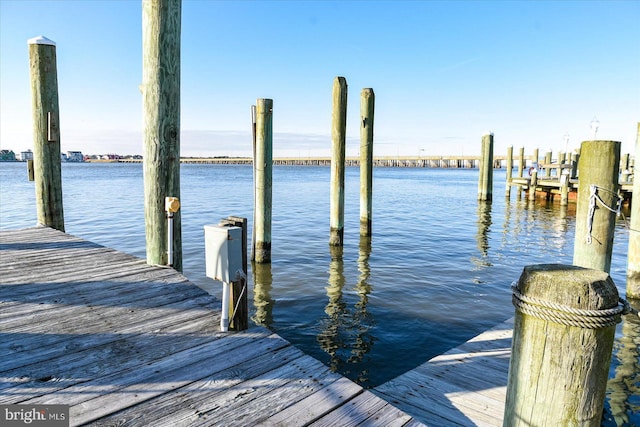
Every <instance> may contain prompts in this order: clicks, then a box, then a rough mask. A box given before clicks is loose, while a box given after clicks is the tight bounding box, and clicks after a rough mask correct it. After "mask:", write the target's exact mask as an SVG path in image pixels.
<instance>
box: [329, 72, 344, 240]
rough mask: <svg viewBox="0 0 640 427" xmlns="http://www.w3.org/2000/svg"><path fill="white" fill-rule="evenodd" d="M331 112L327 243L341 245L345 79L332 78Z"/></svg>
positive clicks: (342, 225) (342, 228)
mask: <svg viewBox="0 0 640 427" xmlns="http://www.w3.org/2000/svg"><path fill="white" fill-rule="evenodd" d="M332 95H333V111H332V114H331V191H330V204H329V205H330V220H329V227H330V229H329V244H330V245H332V246H342V245H343V238H344V168H345V148H346V132H347V80H346V79H345V78H344V77H336V78H335V79H334V80H333V91H332Z"/></svg>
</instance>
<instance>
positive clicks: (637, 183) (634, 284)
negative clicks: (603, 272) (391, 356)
mask: <svg viewBox="0 0 640 427" xmlns="http://www.w3.org/2000/svg"><path fill="white" fill-rule="evenodd" d="M639 156H640V122H638V129H637V133H636V148H635V158H636V159H640V157H639ZM628 252H629V253H628V255H627V288H626V289H627V298H635V299H640V170H638V171H636V170H635V168H634V176H633V194H632V196H631V225H630V227H629V250H628Z"/></svg>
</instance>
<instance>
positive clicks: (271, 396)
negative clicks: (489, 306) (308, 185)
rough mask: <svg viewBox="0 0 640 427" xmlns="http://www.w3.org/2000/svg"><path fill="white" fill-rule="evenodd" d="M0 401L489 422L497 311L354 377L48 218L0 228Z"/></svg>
mask: <svg viewBox="0 0 640 427" xmlns="http://www.w3.org/2000/svg"><path fill="white" fill-rule="evenodd" d="M0 258H1V261H2V262H0V278H1V279H0V307H1V310H0V336H1V337H2V339H1V340H0V354H2V357H1V358H0V403H2V404H22V405H52V404H64V405H69V407H70V423H71V425H123V426H124V425H126V426H148V425H156V426H157V425H167V426H169V425H171V426H181V425H189V426H192V425H227V426H233V425H238V426H246V425H283V426H302V425H314V426H324V425H340V426H355V425H366V426H418V425H423V424H422V423H425V424H427V425H429V424H431V425H452V424H456V425H486V426H498V425H501V424H502V422H501V419H502V412H503V407H504V395H505V392H506V384H507V369H508V363H509V362H508V361H509V354H510V346H511V344H510V337H511V325H510V324H509V323H506V324H504V325H501V326H499V327H497V328H496V329H494V330H492V331H488V332H487V333H485V334H483V335H480V336H479V337H477V338H474V339H472V340H471V341H469V342H468V343H466V344H464V345H463V346H461V347H459V348H457V349H453V350H451V351H449V352H447V353H446V354H444V355H442V356H439V357H436V358H435V359H432V361H429V362H426V363H425V364H424V365H422V366H421V367H419V368H417V369H416V370H414V371H411V372H408V373H406V374H404V375H402V376H400V377H398V378H396V379H394V380H392V381H390V382H389V383H387V384H383V385H382V386H380V387H378V388H376V389H374V390H365V389H363V388H362V387H361V386H359V385H357V384H355V383H353V382H351V381H350V380H348V379H346V378H344V377H342V376H341V375H339V374H336V373H333V372H331V371H330V369H329V368H328V367H326V366H324V365H323V364H322V363H320V362H319V361H317V360H315V359H313V358H312V357H310V356H307V355H305V354H304V353H302V352H301V351H300V350H298V349H296V348H295V347H293V346H292V345H291V344H290V343H289V342H287V341H285V340H284V339H282V338H281V337H279V336H278V335H277V334H274V333H272V332H270V331H269V330H267V329H265V328H262V327H257V326H252V327H250V328H249V330H247V331H244V332H239V333H221V332H219V331H218V325H219V321H220V309H219V308H217V306H219V303H218V302H217V301H216V300H215V298H214V297H212V296H211V295H209V294H207V293H206V292H204V291H203V290H201V289H200V288H198V287H197V286H195V285H193V284H192V283H190V282H189V281H188V280H187V279H186V278H185V277H184V276H183V275H182V274H180V273H178V272H176V271H175V270H173V269H171V268H166V267H156V266H149V265H147V264H146V263H145V262H144V260H141V259H138V258H135V257H133V256H130V255H126V254H124V253H121V252H118V251H115V250H113V249H109V248H106V247H103V246H100V245H97V244H94V243H91V242H87V241H84V240H82V239H79V238H76V237H73V236H71V235H69V234H65V233H62V232H60V231H57V230H53V229H50V228H34V229H26V230H17V231H0Z"/></svg>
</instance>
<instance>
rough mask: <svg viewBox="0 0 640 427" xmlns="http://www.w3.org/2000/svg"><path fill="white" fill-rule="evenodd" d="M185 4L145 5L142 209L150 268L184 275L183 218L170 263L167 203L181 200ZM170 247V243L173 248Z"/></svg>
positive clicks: (159, 0)
mask: <svg viewBox="0 0 640 427" xmlns="http://www.w3.org/2000/svg"><path fill="white" fill-rule="evenodd" d="M181 7H182V3H181V0H147V1H144V2H142V86H141V90H142V108H143V111H144V118H143V121H144V135H143V138H144V148H143V150H144V153H143V165H144V166H143V170H144V201H145V203H144V208H145V235H146V244H147V263H148V264H152V265H153V264H162V265H167V264H171V265H172V266H173V268H175V269H176V270H178V271H182V223H181V213H180V211H178V212H176V213H175V214H174V216H173V221H172V223H173V230H172V237H173V239H172V240H173V244H172V247H173V260H169V259H168V251H167V239H168V236H169V229H168V221H167V219H166V215H165V209H164V203H165V197H176V198H179V197H180V31H181V27H180V26H181V12H182V11H181ZM169 244H170V245H171V243H169Z"/></svg>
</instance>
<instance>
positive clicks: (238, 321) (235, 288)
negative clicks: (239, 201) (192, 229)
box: [219, 216, 249, 331]
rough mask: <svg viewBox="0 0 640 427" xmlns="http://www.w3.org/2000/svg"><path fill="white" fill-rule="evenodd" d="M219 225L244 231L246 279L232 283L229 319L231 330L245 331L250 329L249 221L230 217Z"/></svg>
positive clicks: (243, 249)
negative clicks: (248, 278)
mask: <svg viewBox="0 0 640 427" xmlns="http://www.w3.org/2000/svg"><path fill="white" fill-rule="evenodd" d="M219 225H223V226H224V225H229V226H232V227H240V228H241V229H242V271H243V273H244V277H241V278H240V280H237V281H234V282H231V283H230V284H229V286H230V291H231V292H230V295H229V305H230V307H229V308H230V310H229V313H231V319H229V330H231V331H244V330H245V329H248V328H249V299H248V294H249V289H248V284H247V272H248V268H247V267H248V266H247V264H248V263H247V219H246V218H241V217H237V216H230V217H228V218H226V219H223V220H222V221H221V222H220V224H219Z"/></svg>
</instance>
